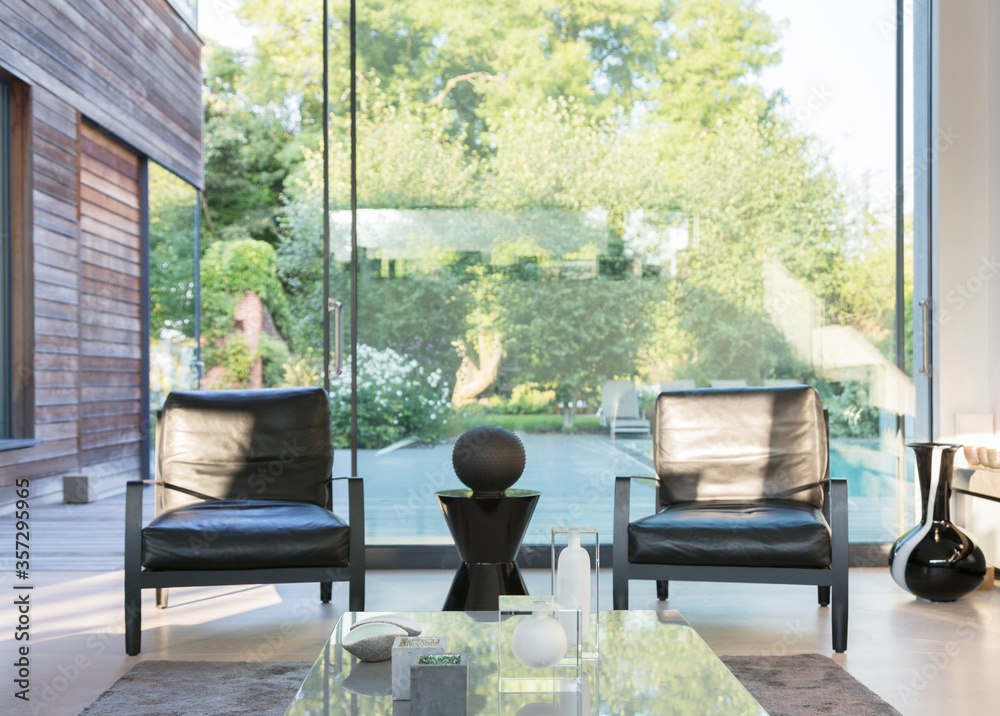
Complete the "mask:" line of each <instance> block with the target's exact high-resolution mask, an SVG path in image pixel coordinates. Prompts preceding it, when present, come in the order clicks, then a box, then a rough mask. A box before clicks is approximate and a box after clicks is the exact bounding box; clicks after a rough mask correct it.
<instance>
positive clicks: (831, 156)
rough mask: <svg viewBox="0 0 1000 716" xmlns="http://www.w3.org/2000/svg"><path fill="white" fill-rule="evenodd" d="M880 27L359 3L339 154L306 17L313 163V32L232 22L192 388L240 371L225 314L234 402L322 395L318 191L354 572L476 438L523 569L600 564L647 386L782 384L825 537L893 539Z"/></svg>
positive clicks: (893, 342)
mask: <svg viewBox="0 0 1000 716" xmlns="http://www.w3.org/2000/svg"><path fill="white" fill-rule="evenodd" d="M896 5H897V3H895V2H892V1H890V0H879V1H878V2H870V1H867V2H862V1H861V0H856V1H854V2H849V3H846V4H845V3H843V2H840V3H836V4H834V3H832V2H826V1H823V2H810V3H796V2H783V1H781V0H759V1H758V2H736V1H735V0H734V1H732V2H729V1H722V2H719V1H717V0H711V1H709V0H682V1H679V2H675V3H645V2H642V1H641V0H619V1H618V2H615V3H606V2H598V3H597V4H594V3H578V2H575V1H571V2H566V3H562V4H557V5H554V6H544V7H543V6H536V5H531V4H530V3H529V4H525V3H523V2H519V1H518V2H515V1H514V0H492V1H490V2H480V3H462V2H451V3H446V4H444V5H442V4H441V3H436V4H433V3H432V4H427V3H384V2H372V1H368V0H359V1H358V2H357V4H356V10H357V32H356V35H355V39H356V52H355V54H354V57H355V59H356V68H357V72H356V73H355V75H354V79H355V82H356V87H357V97H356V102H355V103H354V105H353V107H354V109H355V110H356V115H357V116H356V121H355V122H354V124H353V127H352V122H351V109H352V104H351V93H350V85H351V77H352V76H351V71H350V67H351V59H352V42H351V39H352V38H351V35H350V29H349V25H348V17H349V9H350V8H349V4H348V2H346V0H332V1H331V2H330V3H329V7H330V12H331V20H330V24H329V35H330V41H329V45H328V53H329V54H328V59H329V67H330V83H329V88H330V91H329V99H330V115H329V119H330V142H329V147H328V153H329V161H327V162H324V158H323V146H322V141H321V139H322V132H321V126H322V110H321V107H322V93H321V89H322V75H321V67H320V63H319V62H318V61H317V58H318V57H320V55H319V52H320V51H321V48H322V30H323V26H322V15H321V13H320V9H321V6H319V5H317V4H316V3H314V2H306V1H305V0H302V1H301V2H299V1H298V0H296V1H289V2H286V3H281V4H276V3H268V2H265V0H245V1H244V2H243V3H241V4H240V9H239V16H240V18H241V19H242V20H244V21H246V23H247V28H248V29H249V30H250V31H252V32H253V33H254V34H253V37H254V40H253V44H252V46H250V47H249V48H247V49H245V50H240V51H229V50H222V51H220V50H219V49H217V48H210V51H209V52H208V63H209V71H208V76H209V85H208V87H207V88H206V92H207V97H208V100H207V109H206V147H207V151H206V161H207V171H206V194H205V196H206V200H207V202H208V204H210V205H211V206H212V207H213V209H212V217H213V220H214V224H215V227H214V228H212V227H208V234H206V236H207V237H208V240H207V243H208V244H211V245H210V246H208V250H207V251H206V254H205V258H206V261H205V266H204V267H203V271H202V276H203V278H204V280H205V284H206V286H205V288H206V300H205V301H206V306H205V311H204V316H205V322H206V327H205V330H204V331H203V344H204V345H205V348H206V360H207V362H208V363H209V364H210V366H211V364H212V362H213V361H217V364H218V365H220V366H221V365H225V366H226V367H227V368H226V372H223V371H221V370H219V371H216V373H215V374H212V372H211V367H210V374H209V379H208V381H207V382H208V383H209V384H210V385H216V387H218V386H224V385H237V384H239V385H248V384H251V383H249V382H248V381H247V380H245V379H244V377H245V376H243V373H240V374H239V375H237V373H235V372H234V367H235V368H239V369H241V370H243V369H244V368H246V366H247V365H250V364H251V363H250V362H248V360H244V358H248V357H250V358H254V360H256V359H257V358H261V360H263V357H262V356H258V355H257V353H255V351H257V352H259V349H257V348H254V349H252V350H249V349H248V350H243V351H242V352H241V351H240V350H237V349H238V348H240V339H239V338H236V339H235V340H230V338H228V337H229V336H231V335H235V334H236V333H237V332H239V331H243V330H244V328H245V325H246V324H245V322H241V321H242V319H239V318H238V317H236V316H235V315H234V313H233V310H232V309H233V306H234V305H238V303H236V304H234V303H233V301H234V300H235V301H237V302H238V301H239V300H242V297H244V296H245V295H246V293H247V291H251V292H254V293H256V294H257V295H258V297H260V298H261V301H262V303H263V305H264V308H265V309H266V311H267V312H269V313H270V315H271V317H272V319H273V324H274V330H275V334H274V335H272V338H275V339H276V340H278V341H279V342H280V344H281V348H280V351H283V352H281V353H280V355H278V354H275V355H278V358H271V359H270V365H271V368H272V370H271V371H270V372H268V371H267V370H266V368H263V367H262V370H263V374H262V377H261V379H260V383H259V384H263V385H303V384H312V385H320V384H322V380H323V376H322V372H323V370H324V361H323V357H322V352H323V338H322V337H323V323H322V321H323V318H324V317H328V316H329V306H324V305H323V259H324V256H323V251H322V236H323V205H324V202H323V186H324V170H326V171H327V172H328V174H329V177H328V178H329V188H330V214H329V218H330V226H331V231H330V238H331V247H330V256H329V258H330V261H331V272H330V287H329V288H330V290H329V294H330V297H331V299H332V300H335V301H339V302H341V303H342V304H344V306H345V312H344V317H343V318H344V324H345V325H346V326H347V327H348V330H346V331H345V336H344V337H345V342H346V345H347V346H356V348H355V349H354V353H355V355H353V356H351V355H350V354H347V355H345V356H344V366H345V371H344V373H343V374H342V375H341V376H339V377H337V378H334V379H333V380H332V382H331V404H332V408H333V415H334V425H333V428H334V435H335V447H336V448H337V450H336V453H335V459H336V464H335V471H336V473H337V474H340V475H346V474H350V473H351V472H352V471H353V469H354V467H353V465H352V459H351V458H352V456H351V452H350V449H349V448H350V446H351V444H352V439H353V441H356V444H357V448H358V449H357V454H356V459H357V474H359V475H361V476H363V477H365V478H366V479H367V482H366V505H367V513H368V515H367V522H368V541H369V543H370V544H373V545H378V544H415V543H428V544H435V543H440V544H450V536H449V535H448V532H447V528H446V526H445V523H444V520H443V519H442V518H441V514H440V510H439V508H438V506H437V503H436V501H435V499H434V492H435V491H437V490H441V489H447V488H453V487H459V486H460V485H459V483H458V480H457V478H456V476H455V474H454V471H453V469H452V466H451V451H452V446H453V443H454V440H455V438H456V437H457V436H458V435H459V434H460V433H461V432H462V431H463V430H464V429H466V428H468V427H469V426H472V425H475V424H483V423H488V424H496V425H503V426H507V427H510V428H511V429H513V430H515V431H516V432H517V433H518V435H519V436H520V437H521V439H522V441H523V443H524V445H525V448H526V451H527V468H526V470H525V474H524V476H523V477H522V478H521V480H520V481H519V483H518V486H519V487H524V488H530V489H537V490H540V491H541V492H542V498H541V501H540V502H539V506H538V509H537V511H536V513H535V516H534V518H533V521H532V529H531V531H530V532H529V535H528V538H527V542H528V543H543V544H547V543H548V535H549V528H550V527H551V526H552V525H555V524H568V523H573V524H587V525H594V526H597V527H598V528H599V529H600V530H601V532H602V537H603V539H604V541H606V542H609V541H610V539H611V530H610V526H611V519H612V499H613V494H612V493H613V488H612V485H613V479H614V476H615V475H617V474H651V473H652V456H651V439H650V436H649V430H648V424H649V423H648V421H649V419H650V418H651V414H650V411H651V409H652V405H653V401H654V399H655V396H656V395H657V394H658V393H659V392H660V391H661V390H665V389H672V388H681V387H686V386H698V387H705V388H711V387H713V386H724V385H748V386H757V385H773V384H782V383H807V384H810V385H813V386H815V387H816V389H817V390H818V391H819V393H820V394H821V396H822V398H823V401H824V405H825V406H826V407H827V408H828V409H829V411H830V429H831V435H832V438H833V441H832V469H833V473H834V474H835V475H840V476H846V477H847V478H848V479H849V484H850V495H851V511H852V520H851V539H852V540H853V541H855V542H886V541H889V540H891V539H894V538H895V537H896V536H897V535H898V534H899V532H900V531H901V529H902V528H903V527H905V526H906V523H907V522H908V521H909V518H908V517H907V515H906V514H905V512H906V497H907V495H908V494H909V490H907V489H905V480H906V471H905V469H902V467H901V465H902V463H903V458H902V454H903V449H902V443H903V431H902V428H903V427H905V426H907V425H909V424H910V423H912V419H911V416H912V415H913V412H914V399H913V381H912V358H911V356H912V351H911V350H909V344H910V334H909V333H908V331H909V326H910V325H911V323H912V316H911V315H910V314H909V313H906V314H904V315H903V316H901V317H897V314H896V307H897V298H898V297H899V295H900V294H902V295H903V296H905V297H908V296H909V295H910V291H911V289H910V288H909V287H910V286H911V285H912V267H911V263H912V262H911V260H910V256H911V253H912V250H911V248H910V246H911V243H909V242H910V240H909V239H908V238H906V237H904V241H903V243H902V244H900V242H899V239H898V237H897V231H896V227H897V224H898V223H899V222H898V221H897V216H896V187H897V185H896V181H897V180H896V173H895V169H896V153H895V152H896V136H897V133H896V132H897V129H896V114H895V91H896V90H895V82H896V77H897V74H896V73H897V67H896V52H895V49H896V44H895V43H896V37H897V29H898V28H899V27H903V26H901V25H900V23H898V22H897V17H896ZM847 48H850V50H849V51H848V50H847ZM352 129H353V130H355V131H356V138H357V143H356V149H357V153H356V179H355V178H354V177H353V176H352V171H351V168H352V156H351V150H352V142H351V131H352ZM247 178H253V179H254V180H255V181H258V184H256V185H253V186H250V185H249V184H247V185H246V186H244V184H240V181H243V180H244V179H247ZM267 187H270V188H268V189H267V191H265V188H267ZM352 190H353V192H354V193H355V194H356V200H357V211H356V212H352V211H351V208H352ZM267 212H271V213H270V214H268V213H267ZM909 212H910V210H909V209H907V212H906V215H905V216H904V217H903V219H902V222H901V223H902V224H903V225H904V226H905V227H907V231H909V229H908V227H909V226H910V222H909V219H908V215H909ZM258 218H259V219H260V220H258ZM268 222H270V223H268ZM354 228H356V236H357V241H356V244H355V243H354V242H353V241H352V230H353V229H354ZM907 236H908V234H907ZM213 252H217V253H218V256H214V258H213V259H212V260H209V254H211V253H213ZM900 259H904V260H903V261H902V262H900ZM354 270H356V273H354ZM233 276H238V277H240V279H239V281H237V282H235V283H234V282H233V281H232V280H231V277H233ZM355 276H356V282H354V284H353V285H352V280H353V278H354V277H355ZM251 278H252V279H253V280H250V279H251ZM900 278H901V279H902V284H903V285H902V287H901V286H900V285H899V283H900V282H899V281H898V280H897V279H900ZM244 279H246V280H244ZM271 279H273V281H272V280H271ZM213 280H217V281H219V288H220V291H223V289H224V291H223V293H224V295H225V296H226V301H227V303H225V304H224V305H223V303H219V305H218V306H213V304H211V301H210V300H209V298H208V292H209V289H210V286H209V284H211V282H212V281H213ZM241 282H242V283H241ZM213 290H214V289H213ZM220 295H221V294H220ZM354 297H356V299H357V311H356V313H353V314H352V311H351V306H352V299H353V298H354ZM902 305H905V306H908V301H904V303H903V304H902ZM223 309H225V310H223ZM906 310H909V309H908V308H907V309H906ZM213 312H214V313H213ZM213 315H214V316H215V318H212V317H211V316H213ZM897 318H901V319H902V320H901V321H900V320H897ZM354 322H356V326H357V330H356V331H352V330H350V326H351V325H352V323H354ZM213 326H215V328H213ZM901 326H902V330H901V328H900V327H901ZM212 331H216V332H217V333H215V334H212V333H211V332H212ZM900 346H903V348H904V351H903V353H900V352H899V351H898V349H899V347H900ZM213 356H215V357H213ZM352 358H353V359H354V360H356V362H357V366H358V370H357V373H358V374H357V375H356V376H352V375H351V371H350V366H351V359H352ZM254 370H256V369H254ZM244 372H246V371H244ZM247 375H250V374H249V373H248V374H247ZM266 375H271V378H270V379H269V378H267V377H266ZM234 376H235V377H234ZM236 377H238V378H239V380H236V379H235V378H236ZM255 380H256V379H255ZM213 381H215V383H213ZM253 384H258V383H253ZM355 385H356V388H357V391H356V404H357V414H356V418H357V432H356V433H354V434H353V435H352V426H351V411H352V387H353V386H355ZM613 427H615V428H620V430H614V429H612V428H613ZM901 481H902V482H901ZM633 494H634V499H635V500H636V502H637V506H636V509H637V510H638V509H647V510H648V509H650V508H651V506H652V504H653V496H652V491H651V490H648V489H646V488H643V487H637V488H636V489H635V490H634V491H633ZM640 504H641V507H640V506H639V505H640Z"/></svg>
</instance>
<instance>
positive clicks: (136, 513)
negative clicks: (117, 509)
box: [125, 480, 144, 570]
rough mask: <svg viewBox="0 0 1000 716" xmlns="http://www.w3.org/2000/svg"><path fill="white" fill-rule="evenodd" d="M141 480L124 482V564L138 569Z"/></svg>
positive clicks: (140, 555)
mask: <svg viewBox="0 0 1000 716" xmlns="http://www.w3.org/2000/svg"><path fill="white" fill-rule="evenodd" d="M143 484H144V483H143V481H142V480H129V481H128V482H126V483H125V566H126V568H128V567H129V566H131V567H132V568H134V569H136V570H138V568H139V565H140V564H141V562H142V487H143Z"/></svg>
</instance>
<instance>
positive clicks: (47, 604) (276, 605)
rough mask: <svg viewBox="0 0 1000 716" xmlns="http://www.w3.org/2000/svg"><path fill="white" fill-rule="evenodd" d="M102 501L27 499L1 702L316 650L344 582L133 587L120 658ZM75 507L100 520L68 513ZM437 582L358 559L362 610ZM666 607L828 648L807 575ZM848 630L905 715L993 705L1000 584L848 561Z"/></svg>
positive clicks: (536, 584) (739, 642)
mask: <svg viewBox="0 0 1000 716" xmlns="http://www.w3.org/2000/svg"><path fill="white" fill-rule="evenodd" d="M113 502H114V501H112V503H109V504H112V507H110V508H109V507H108V506H103V507H101V508H97V507H95V506H65V507H63V506H59V507H53V508H38V509H37V510H36V511H35V514H36V517H35V518H34V519H33V523H34V524H33V530H32V538H33V540H35V535H38V538H37V541H36V542H34V545H35V547H36V548H37V550H38V551H37V557H38V561H37V562H36V564H38V565H39V569H33V571H32V573H31V578H30V580H28V582H26V583H30V584H31V585H32V586H33V587H34V589H33V590H32V592H31V604H32V607H31V612H30V615H31V640H30V642H29V644H30V647H31V654H30V660H31V666H30V668H31V698H32V701H31V703H30V704H27V705H25V704H22V703H21V702H18V701H17V700H16V699H14V698H13V682H12V679H13V678H14V675H13V668H12V666H11V664H12V662H13V660H14V658H15V652H16V647H17V646H18V645H20V644H23V642H14V641H13V638H12V636H13V626H14V625H15V624H16V619H17V614H16V612H15V608H14V607H13V605H12V599H11V598H10V596H6V597H3V599H2V601H0V627H2V628H0V663H3V664H4V665H5V666H4V668H3V669H2V670H0V674H2V677H0V683H3V684H4V686H3V687H2V689H0V714H12V715H17V716H20V714H43V715H44V716H63V715H67V716H68V715H71V714H78V713H79V712H80V710H81V709H82V708H83V707H85V706H86V705H87V704H89V703H90V702H91V701H93V699H95V698H96V697H97V696H98V695H99V694H100V693H101V692H102V691H104V690H105V689H106V688H107V687H108V686H110V685H111V684H112V683H114V681H116V680H117V679H118V678H119V677H120V676H121V675H122V674H124V673H125V672H126V671H128V669H129V668H131V666H132V665H134V664H135V663H137V662H138V661H139V660H140V659H172V660H188V659H191V660H199V659H201V660H241V661H242V660H265V661H312V660H313V659H314V658H315V656H316V654H317V653H318V652H319V649H320V647H321V645H322V644H323V643H324V641H325V640H326V638H327V637H328V636H329V633H330V631H331V630H332V628H333V626H334V624H335V623H336V620H337V618H338V617H339V614H340V612H339V609H341V608H343V606H344V605H345V603H346V596H347V594H346V586H345V585H335V586H334V604H332V605H326V606H324V605H321V604H319V599H318V596H319V594H318V591H319V588H318V586H317V585H279V586H272V585H265V586H249V587H218V588H198V589H176V590H171V599H170V602H171V605H170V608H169V609H167V610H164V611H158V610H156V609H155V607H154V605H153V602H152V599H153V594H152V592H151V591H150V592H147V593H144V604H143V618H144V619H143V627H144V628H143V651H142V654H141V655H140V656H137V657H128V656H126V655H125V652H124V637H123V633H124V629H123V623H122V580H123V574H122V571H121V568H120V566H121V557H120V553H118V554H115V553H114V550H116V549H118V547H117V546H115V545H114V544H113V540H110V539H109V537H108V536H107V535H106V534H104V533H108V532H114V531H115V530H118V529H119V528H118V525H120V524H121V523H120V522H117V523H116V524H112V523H113V522H115V521H116V519H117V518H116V517H115V516H114V514H113V512H114V510H115V509H117V508H114V507H113ZM97 504H98V505H100V503H97ZM49 510H51V511H49ZM71 511H76V512H75V513H74V512H71ZM85 511H89V514H91V515H99V514H102V513H104V516H103V517H100V518H98V517H91V518H86V519H83V520H82V521H76V520H73V519H70V517H76V516H80V515H83V514H84V512H85ZM2 521H3V522H4V523H5V525H4V527H3V529H2V530H0V532H2V534H0V538H2V539H3V541H4V543H8V544H9V543H11V542H12V539H11V540H8V531H9V525H8V524H7V523H9V522H12V521H11V520H9V519H7V518H4V519H3V520H2ZM42 525H48V526H47V527H43V526H42ZM99 533H100V534H99ZM101 535H103V536H101ZM91 538H93V539H91ZM88 544H89V545H91V546H90V547H88ZM43 547H44V549H43ZM0 565H2V566H3V567H4V568H5V571H4V572H3V573H2V574H0V592H2V593H4V594H6V595H11V594H12V593H13V591H12V586H13V585H12V581H13V575H12V574H11V573H10V572H9V568H10V566H11V565H10V564H9V563H8V562H7V561H6V557H5V556H0ZM42 567H46V568H45V569H41V568H42ZM67 570H72V571H67ZM525 577H526V581H527V582H528V587H529V590H531V591H532V592H534V593H546V592H547V591H548V589H549V574H548V572H547V571H529V572H527V573H526V575H525ZM450 582H451V574H450V573H449V572H444V571H372V572H370V573H369V575H368V579H367V588H368V599H367V607H368V609H369V610H371V611H383V610H435V609H438V608H440V605H441V603H442V602H443V601H444V597H445V594H446V593H447V590H448V587H449V585H450ZM18 583H19V584H20V583H21V582H18ZM601 587H602V590H601V606H602V607H603V608H608V607H610V604H611V598H610V587H611V575H610V573H609V572H608V573H605V574H603V575H602V585H601ZM630 598H631V606H632V607H633V608H655V607H657V606H659V607H661V608H662V607H663V606H664V605H663V604H658V603H657V602H656V601H655V592H654V588H653V585H652V583H645V582H632V584H631V595H630ZM665 606H667V607H669V608H671V609H677V610H679V611H680V612H681V613H682V614H683V615H684V616H685V618H687V620H688V621H689V622H690V623H691V624H692V626H694V628H695V629H696V630H697V631H698V633H699V634H701V635H702V637H703V638H704V639H705V640H706V641H707V642H708V644H709V645H710V646H711V647H712V648H713V649H714V650H715V651H716V652H718V653H726V654H732V653H742V654H785V653H787V654H794V653H802V652H816V653H821V654H826V655H831V654H832V652H831V649H830V624H829V614H828V611H827V610H825V609H820V608H818V607H817V606H816V601H815V588H813V587H778V586H769V585H715V584H699V583H674V584H672V585H671V599H670V600H669V602H667V603H666V605H665ZM849 638H850V641H849V646H848V651H847V653H846V654H844V655H835V656H834V659H835V660H836V661H837V662H838V663H839V664H841V665H842V666H843V667H844V668H845V669H846V670H847V671H848V672H850V673H851V674H852V675H854V676H855V678H857V679H859V680H860V681H861V682H862V683H864V684H866V685H867V686H868V687H869V688H871V689H872V690H874V691H875V692H876V693H878V694H879V695H880V696H881V697H882V698H883V699H885V700H886V701H888V702H889V703H891V704H892V705H893V706H895V707H896V708H897V709H899V710H900V711H901V712H902V713H903V714H906V715H907V716H910V715H913V716H918V715H922V714H935V716H936V715H937V714H940V713H950V714H973V713H975V714H992V713H1000V707H998V706H997V705H996V704H995V702H996V695H995V693H996V686H995V684H996V682H995V681H994V679H995V678H996V674H997V672H998V670H1000V592H998V591H997V590H995V589H994V590H991V591H978V592H975V593H973V594H972V595H970V596H968V597H966V598H964V599H962V600H960V601H958V602H955V603H951V604H930V603H926V602H919V601H917V600H915V599H913V597H911V596H910V595H908V594H906V593H905V592H903V591H902V590H900V589H899V588H898V587H896V586H895V584H894V583H893V582H892V579H891V578H890V577H889V574H888V570H887V569H882V568H871V569H857V570H852V572H851V614H850V637H849Z"/></svg>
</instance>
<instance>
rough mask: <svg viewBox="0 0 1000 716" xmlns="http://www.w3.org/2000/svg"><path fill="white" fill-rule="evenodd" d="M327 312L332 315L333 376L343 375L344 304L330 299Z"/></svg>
mask: <svg viewBox="0 0 1000 716" xmlns="http://www.w3.org/2000/svg"><path fill="white" fill-rule="evenodd" d="M328 310H329V311H331V312H332V313H333V341H334V342H333V366H334V368H333V376H332V377H336V376H338V375H340V374H341V373H343V372H344V371H343V368H342V365H343V355H344V304H342V303H341V302H340V301H336V300H333V299H331V300H330V306H329V309H328Z"/></svg>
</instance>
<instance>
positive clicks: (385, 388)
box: [330, 345, 452, 448]
mask: <svg viewBox="0 0 1000 716" xmlns="http://www.w3.org/2000/svg"><path fill="white" fill-rule="evenodd" d="M344 362H345V364H346V365H345V369H344V372H343V373H342V374H341V375H340V376H339V377H338V378H336V379H334V380H333V381H332V382H331V384H330V410H331V412H332V413H333V435H334V444H336V445H347V444H349V443H350V435H351V370H350V359H349V358H348V359H347V360H345V361H344ZM449 394H450V389H449V386H448V384H447V381H446V380H445V378H444V374H443V373H442V372H441V370H439V369H438V370H430V369H427V368H425V367H424V366H422V365H420V363H419V362H418V361H416V360H411V359H409V358H406V357H404V356H402V355H400V354H399V353H397V352H396V351H394V350H392V349H391V348H386V349H384V350H377V349H375V348H371V347H370V346H365V345H359V346H358V447H361V448H381V447H385V446H386V445H391V444H392V443H394V442H396V441H397V440H401V439H403V438H407V437H412V438H416V439H417V440H420V441H422V442H433V441H434V440H437V439H439V438H440V437H441V436H442V435H443V433H444V430H445V426H446V425H447V424H448V419H449V418H450V417H451V412H452V409H451V403H450V402H449V400H448V397H449Z"/></svg>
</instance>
